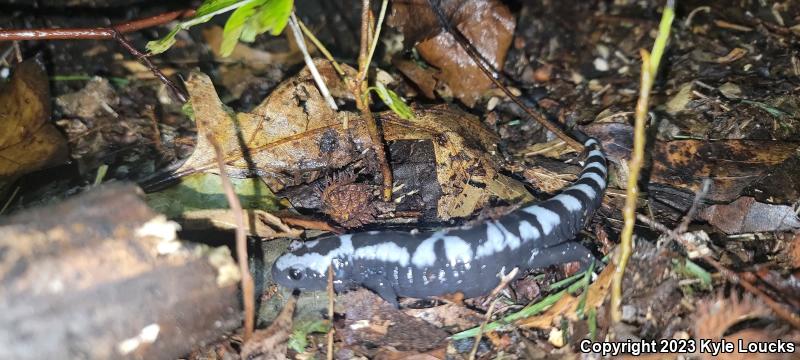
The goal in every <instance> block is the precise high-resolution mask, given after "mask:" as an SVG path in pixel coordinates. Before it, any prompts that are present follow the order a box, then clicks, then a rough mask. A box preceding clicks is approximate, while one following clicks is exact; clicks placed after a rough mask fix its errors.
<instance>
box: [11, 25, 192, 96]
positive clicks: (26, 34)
mask: <svg viewBox="0 0 800 360" xmlns="http://www.w3.org/2000/svg"><path fill="white" fill-rule="evenodd" d="M193 14H194V10H176V11H170V12H167V13H163V14H159V15H155V16H151V17H148V18H144V19H138V20H133V21H129V22H125V23H122V24H117V25H114V26H111V27H97V28H65V29H23V30H0V42H3V41H18V40H98V39H113V40H116V41H117V42H118V43H119V44H120V45H121V46H122V47H123V48H124V49H125V50H127V51H128V52H129V53H131V55H133V56H134V57H136V58H137V59H138V60H139V61H141V62H142V63H143V64H144V65H145V66H146V67H147V68H148V69H150V71H152V72H153V74H154V75H155V76H156V78H158V79H159V80H161V82H162V83H164V85H166V86H167V87H169V89H170V90H172V93H173V94H175V96H176V97H177V98H178V100H179V101H180V102H182V103H185V102H186V101H187V99H188V95H187V94H186V93H185V92H184V91H183V90H181V89H180V88H179V87H178V86H177V85H175V83H173V82H172V81H171V80H169V79H168V78H167V77H166V76H165V75H164V74H163V73H162V72H161V70H159V69H158V68H157V67H156V66H155V65H153V63H152V62H151V61H150V59H149V58H148V57H147V55H145V54H143V53H141V52H140V51H139V50H137V49H136V48H135V47H134V46H133V45H131V43H130V42H128V41H127V39H125V36H124V35H123V34H125V33H129V32H134V31H138V30H141V29H145V28H149V27H153V26H157V25H162V24H165V23H168V22H170V21H172V20H175V19H177V18H180V17H186V16H192V15H193Z"/></svg>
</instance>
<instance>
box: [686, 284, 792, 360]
mask: <svg viewBox="0 0 800 360" xmlns="http://www.w3.org/2000/svg"><path fill="white" fill-rule="evenodd" d="M771 316H772V311H771V310H770V309H769V308H767V307H766V306H765V305H764V304H763V303H762V302H761V301H760V300H758V299H756V298H754V297H753V296H751V295H749V294H746V295H745V296H744V298H743V299H739V296H738V295H737V294H732V295H731V296H730V297H725V296H724V295H723V294H722V293H719V294H718V295H717V296H716V297H715V298H712V299H708V300H704V301H701V302H700V303H699V304H698V306H697V310H696V311H695V315H694V317H693V319H694V337H695V339H698V340H699V339H711V340H712V341H720V340H721V339H724V340H726V341H728V342H733V343H734V344H736V343H737V341H742V342H743V343H744V344H745V346H746V345H747V344H749V343H752V342H767V341H772V342H774V341H775V340H776V339H782V340H783V341H784V342H787V341H788V342H793V341H796V339H792V338H791V337H784V336H779V335H778V334H777V333H774V332H773V331H774V330H775V329H774V328H772V329H770V328H756V327H749V328H741V327H739V326H738V324H740V323H743V322H745V321H746V320H752V319H757V318H764V317H767V318H768V317H771ZM734 328H735V329H736V330H735V331H734V332H733V333H731V330H732V329H734ZM795 337H796V336H795ZM700 355H702V356H701V359H711V358H716V357H715V356H712V355H711V354H709V353H702V354H700ZM721 355H723V356H721V358H727V359H743V358H745V356H746V358H748V359H753V360H757V359H792V358H794V357H793V354H785V353H784V354H774V353H773V354H770V353H748V354H747V355H743V353H740V352H739V345H738V344H737V345H736V346H735V348H734V351H733V352H732V353H727V354H721Z"/></svg>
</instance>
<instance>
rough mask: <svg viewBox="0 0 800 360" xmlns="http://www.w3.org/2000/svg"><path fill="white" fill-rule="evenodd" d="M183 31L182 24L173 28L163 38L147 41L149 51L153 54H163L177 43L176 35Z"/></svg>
mask: <svg viewBox="0 0 800 360" xmlns="http://www.w3.org/2000/svg"><path fill="white" fill-rule="evenodd" d="M179 31H181V27H180V26H176V27H174V28H172V30H171V31H170V32H169V34H167V36H164V37H163V38H161V39H158V40H153V41H149V42H147V51H149V52H150V53H151V54H161V53H163V52H164V51H167V50H169V48H171V47H172V45H175V36H176V35H178V32H179Z"/></svg>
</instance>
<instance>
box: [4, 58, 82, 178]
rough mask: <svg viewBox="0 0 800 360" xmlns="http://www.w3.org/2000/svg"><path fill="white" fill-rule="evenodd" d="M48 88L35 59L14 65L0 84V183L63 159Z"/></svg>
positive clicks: (62, 143) (64, 146)
mask: <svg viewBox="0 0 800 360" xmlns="http://www.w3.org/2000/svg"><path fill="white" fill-rule="evenodd" d="M49 89H50V88H49V84H48V82H47V74H46V73H45V70H44V68H43V66H42V64H41V63H39V62H38V60H28V61H26V62H23V63H21V64H20V65H18V66H17V68H16V70H15V71H14V76H12V77H11V81H10V82H8V83H7V84H5V85H4V86H2V87H0V186H2V183H3V182H9V181H12V180H13V179H15V178H16V177H18V176H21V175H23V174H26V173H29V172H31V171H35V170H39V169H42V168H45V167H47V166H51V165H55V164H59V163H62V162H64V161H66V159H67V155H68V149H67V143H66V141H65V140H64V137H63V136H62V135H61V133H59V132H58V130H56V128H55V127H54V126H53V124H52V123H50V91H49Z"/></svg>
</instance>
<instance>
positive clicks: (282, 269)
mask: <svg viewBox="0 0 800 360" xmlns="http://www.w3.org/2000/svg"><path fill="white" fill-rule="evenodd" d="M302 259H303V258H302V256H298V254H297V252H290V253H287V254H283V255H281V256H280V257H279V258H278V259H277V260H276V261H275V264H273V265H272V280H274V281H275V282H276V283H278V284H279V285H281V286H284V287H287V288H289V289H298V290H303V291H316V290H325V286H326V285H327V283H328V278H327V276H326V274H325V273H320V272H318V271H316V270H315V269H314V268H311V267H309V266H308V264H307V263H304V262H302V261H300V260H302Z"/></svg>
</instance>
